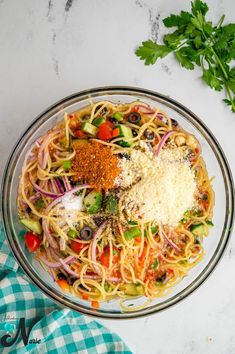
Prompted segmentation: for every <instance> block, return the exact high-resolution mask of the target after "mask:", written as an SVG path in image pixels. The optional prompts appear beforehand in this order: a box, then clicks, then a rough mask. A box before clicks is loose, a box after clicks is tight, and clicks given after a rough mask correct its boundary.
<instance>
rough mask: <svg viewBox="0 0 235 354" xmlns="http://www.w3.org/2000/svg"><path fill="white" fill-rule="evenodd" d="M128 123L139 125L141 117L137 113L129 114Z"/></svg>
mask: <svg viewBox="0 0 235 354" xmlns="http://www.w3.org/2000/svg"><path fill="white" fill-rule="evenodd" d="M127 119H128V122H130V123H132V124H140V122H141V115H140V114H139V113H138V112H131V113H129V114H128V116H127Z"/></svg>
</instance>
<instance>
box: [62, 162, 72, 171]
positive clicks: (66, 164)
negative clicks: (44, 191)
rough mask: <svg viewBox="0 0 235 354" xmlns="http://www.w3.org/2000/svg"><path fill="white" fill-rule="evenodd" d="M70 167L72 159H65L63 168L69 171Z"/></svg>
mask: <svg viewBox="0 0 235 354" xmlns="http://www.w3.org/2000/svg"><path fill="white" fill-rule="evenodd" d="M70 168H71V161H70V160H65V161H64V162H63V169H64V170H65V171H68V170H69V169H70Z"/></svg>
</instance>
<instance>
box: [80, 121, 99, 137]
mask: <svg viewBox="0 0 235 354" xmlns="http://www.w3.org/2000/svg"><path fill="white" fill-rule="evenodd" d="M82 131H83V132H85V133H87V134H89V135H91V136H96V135H97V132H98V128H97V127H95V126H94V125H93V124H91V123H89V122H85V123H83V124H82Z"/></svg>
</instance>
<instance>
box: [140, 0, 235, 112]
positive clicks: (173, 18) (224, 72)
mask: <svg viewBox="0 0 235 354" xmlns="http://www.w3.org/2000/svg"><path fill="white" fill-rule="evenodd" d="M207 12H208V6H207V4H206V3H203V2H202V1H201V0H194V2H191V13H190V12H186V11H181V13H180V14H179V15H170V16H169V17H167V18H165V19H164V20H163V23H164V25H165V26H166V27H167V28H172V27H176V30H175V31H174V32H172V33H168V34H166V35H164V37H163V43H164V44H162V45H161V44H158V43H155V42H153V41H152V40H148V41H145V42H142V45H141V46H140V47H139V48H138V49H137V50H136V55H137V56H138V57H140V59H141V60H144V61H145V65H150V64H154V63H155V62H156V61H157V60H158V59H159V58H164V57H165V56H166V55H168V54H169V53H171V52H173V53H174V54H175V57H176V59H177V60H178V61H179V63H180V64H181V66H182V67H184V68H186V69H189V70H193V69H194V67H195V65H198V66H200V67H201V68H202V79H203V80H204V82H205V83H206V84H207V85H208V86H210V87H211V88H213V89H215V90H216V91H221V90H223V89H225V92H226V98H225V99H224V100H223V101H224V102H225V103H226V104H227V105H229V106H231V109H232V111H233V112H234V113H235V66H232V64H231V63H232V61H233V60H234V59H235V23H230V24H228V25H225V26H223V21H224V18H225V15H223V16H222V17H221V19H220V20H219V23H218V25H216V26H213V24H212V22H211V21H207V20H206V18H205V15H206V13H207Z"/></svg>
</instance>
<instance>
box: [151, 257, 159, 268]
mask: <svg viewBox="0 0 235 354" xmlns="http://www.w3.org/2000/svg"><path fill="white" fill-rule="evenodd" d="M158 265H159V260H158V259H157V258H156V259H155V261H154V263H153V264H151V266H150V268H152V269H156V268H157V267H158Z"/></svg>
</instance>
